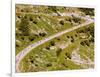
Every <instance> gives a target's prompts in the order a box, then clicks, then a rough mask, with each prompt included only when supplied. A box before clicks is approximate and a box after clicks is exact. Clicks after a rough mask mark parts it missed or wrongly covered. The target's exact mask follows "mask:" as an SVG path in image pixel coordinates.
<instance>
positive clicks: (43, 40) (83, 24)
mask: <svg viewBox="0 0 100 77" xmlns="http://www.w3.org/2000/svg"><path fill="white" fill-rule="evenodd" d="M85 19H86V22H85V23H82V24H80V25H78V26H75V27H72V28H70V29H67V30H64V31H62V32H58V33H56V34H54V35H51V36H49V37H47V38H44V39H42V40H40V41H38V42H35V43H33V44H31V45H29V46H28V47H26V48H25V49H24V50H22V51H21V52H19V53H18V54H17V56H16V72H17V73H18V72H21V71H20V69H19V64H20V62H21V60H22V59H23V58H24V57H25V56H26V55H27V54H28V53H29V52H30V51H31V50H32V49H34V48H36V47H38V46H39V45H41V44H44V43H45V42H47V41H49V40H51V39H53V38H56V37H59V36H61V35H63V34H65V33H68V32H71V31H73V30H76V29H78V28H81V27H84V26H87V25H88V24H91V23H93V20H92V19H90V18H85Z"/></svg>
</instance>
